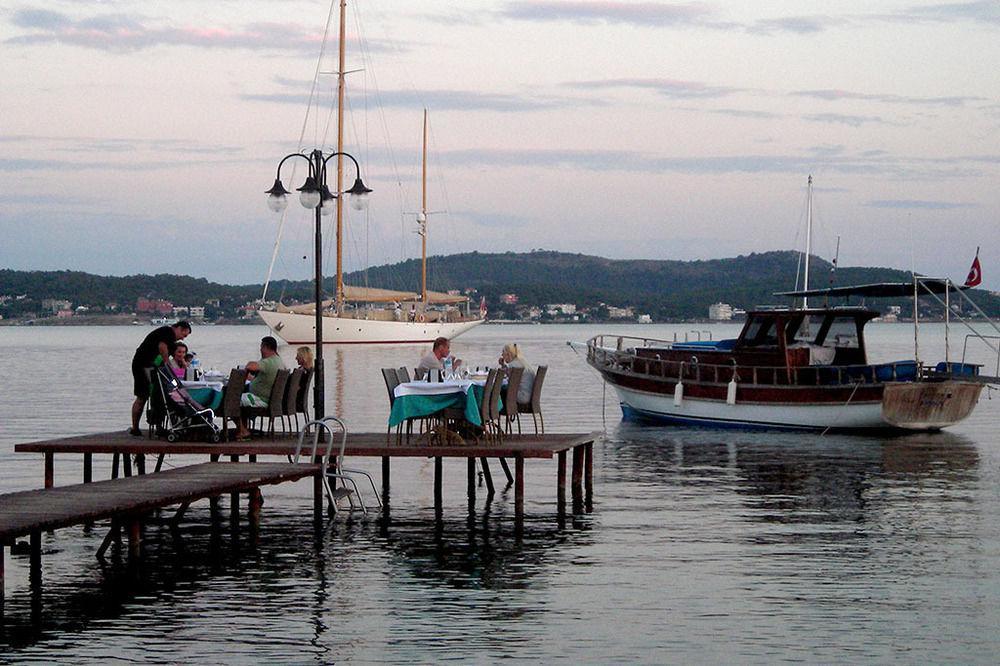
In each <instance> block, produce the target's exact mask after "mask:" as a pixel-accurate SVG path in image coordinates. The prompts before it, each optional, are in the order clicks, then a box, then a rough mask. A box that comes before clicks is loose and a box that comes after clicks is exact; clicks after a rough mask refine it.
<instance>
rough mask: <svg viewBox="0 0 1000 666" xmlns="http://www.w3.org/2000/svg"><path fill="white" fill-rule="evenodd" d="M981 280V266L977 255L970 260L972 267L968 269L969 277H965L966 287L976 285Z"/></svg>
mask: <svg viewBox="0 0 1000 666" xmlns="http://www.w3.org/2000/svg"><path fill="white" fill-rule="evenodd" d="M982 281H983V268H982V266H980V265H979V255H978V254H977V255H976V258H975V259H973V260H972V268H970V269H969V277H967V278H965V286H966V287H978V286H979V283H980V282H982Z"/></svg>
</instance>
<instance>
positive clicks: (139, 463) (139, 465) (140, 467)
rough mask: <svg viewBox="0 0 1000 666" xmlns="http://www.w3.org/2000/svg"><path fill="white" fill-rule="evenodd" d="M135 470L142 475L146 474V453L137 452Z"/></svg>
mask: <svg viewBox="0 0 1000 666" xmlns="http://www.w3.org/2000/svg"><path fill="white" fill-rule="evenodd" d="M135 471H136V472H138V473H139V474H141V475H145V474H146V454H144V453H137V454H135Z"/></svg>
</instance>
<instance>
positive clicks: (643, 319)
mask: <svg viewBox="0 0 1000 666" xmlns="http://www.w3.org/2000/svg"><path fill="white" fill-rule="evenodd" d="M636 321H638V322H639V323H640V324H652V323H653V318H652V317H650V316H649V315H648V314H641V315H639V317H638V319H636Z"/></svg>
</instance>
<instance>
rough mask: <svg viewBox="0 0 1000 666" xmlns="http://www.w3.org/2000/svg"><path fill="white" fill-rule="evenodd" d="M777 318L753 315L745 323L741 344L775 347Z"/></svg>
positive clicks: (776, 341) (776, 344)
mask: <svg viewBox="0 0 1000 666" xmlns="http://www.w3.org/2000/svg"><path fill="white" fill-rule="evenodd" d="M777 323H778V322H777V320H776V319H772V318H766V319H765V318H763V317H754V319H753V320H752V321H751V322H750V324H749V325H747V332H746V335H744V336H743V344H744V345H746V346H747V347H777V346H778V330H777Z"/></svg>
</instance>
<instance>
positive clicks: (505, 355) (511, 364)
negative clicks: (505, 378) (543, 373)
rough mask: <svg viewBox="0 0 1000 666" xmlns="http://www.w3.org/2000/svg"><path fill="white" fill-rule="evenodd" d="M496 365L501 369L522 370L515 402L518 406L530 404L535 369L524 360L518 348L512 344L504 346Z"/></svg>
mask: <svg viewBox="0 0 1000 666" xmlns="http://www.w3.org/2000/svg"><path fill="white" fill-rule="evenodd" d="M498 363H499V364H500V367H502V368H524V374H523V375H521V383H520V384H519V385H518V387H517V402H518V403H520V404H527V403H529V402H531V388H532V387H533V386H534V385H535V369H534V368H533V367H531V366H530V365H528V362H527V361H525V360H524V356H522V355H521V350H520V348H518V346H517V345H516V344H513V343H511V344H506V345H504V346H503V351H501V352H500V359H499V361H498Z"/></svg>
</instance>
